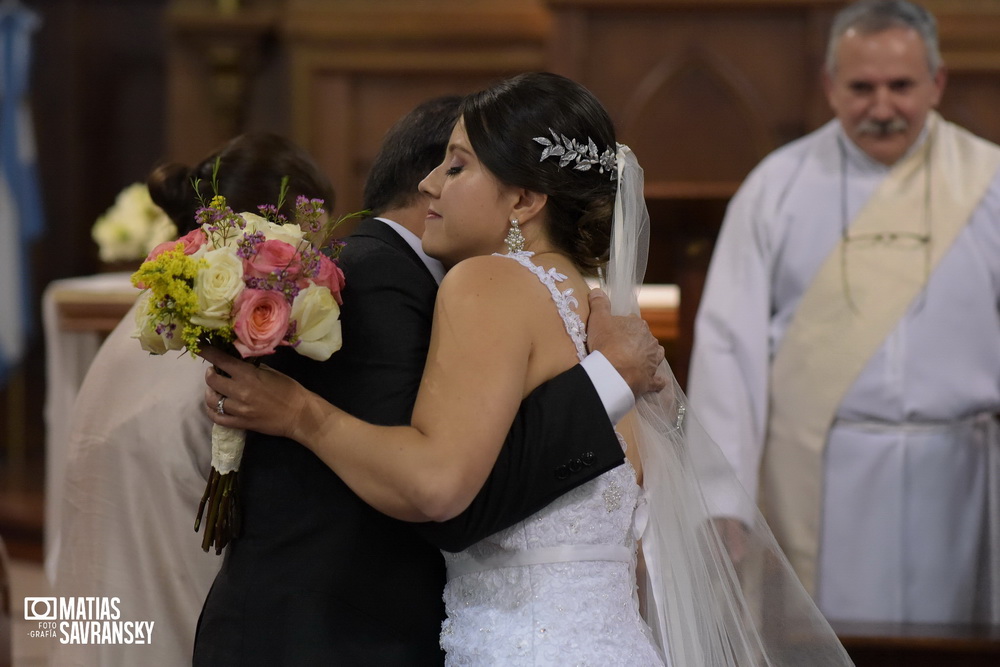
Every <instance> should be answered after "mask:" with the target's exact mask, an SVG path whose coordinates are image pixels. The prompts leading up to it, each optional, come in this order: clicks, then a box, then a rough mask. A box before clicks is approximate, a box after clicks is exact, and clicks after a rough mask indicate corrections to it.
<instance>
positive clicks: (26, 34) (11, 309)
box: [0, 2, 45, 386]
mask: <svg viewBox="0 0 1000 667" xmlns="http://www.w3.org/2000/svg"><path fill="white" fill-rule="evenodd" d="M39 24H40V20H39V18H38V16H37V14H35V13H34V12H32V11H31V10H29V9H28V8H26V7H24V6H23V5H22V4H21V3H20V2H3V3H0V386H3V385H5V384H6V382H7V377H8V375H9V373H10V371H11V370H12V369H13V368H14V367H16V366H17V364H18V363H19V362H20V361H21V358H22V357H23V355H24V352H25V347H26V340H27V339H28V337H29V336H30V335H31V334H32V332H33V321H34V308H33V305H32V299H31V293H32V292H31V265H30V257H31V248H32V244H33V243H34V242H35V241H36V240H37V239H38V238H39V236H41V233H42V230H43V228H44V224H45V223H44V218H43V215H42V200H41V194H40V192H39V186H38V173H37V168H36V151H35V136H34V130H33V128H32V123H31V115H30V110H29V107H28V98H27V93H28V72H29V70H30V64H31V37H32V34H33V33H34V32H35V30H37V29H38V26H39Z"/></svg>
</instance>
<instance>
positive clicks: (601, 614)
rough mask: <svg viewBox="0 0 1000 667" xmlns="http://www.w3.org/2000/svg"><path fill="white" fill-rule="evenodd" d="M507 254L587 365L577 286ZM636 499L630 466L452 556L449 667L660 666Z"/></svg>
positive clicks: (445, 629)
mask: <svg viewBox="0 0 1000 667" xmlns="http://www.w3.org/2000/svg"><path fill="white" fill-rule="evenodd" d="M507 256H508V257H511V258H512V259H514V260H516V261H518V262H520V263H521V264H522V265H524V266H525V267H526V268H528V269H529V270H531V271H532V272H533V273H535V275H536V276H538V278H539V280H541V282H542V283H543V284H545V285H546V286H547V287H548V288H549V291H550V292H551V293H552V298H553V300H554V301H555V303H556V306H557V307H558V309H559V313H560V315H561V316H562V318H563V322H564V323H565V325H566V331H567V332H568V333H569V335H570V336H571V338H572V339H573V342H574V343H575V345H576V348H577V354H578V355H579V356H580V358H581V359H582V358H583V357H584V356H585V355H586V347H585V345H584V342H585V339H586V333H585V328H584V325H583V322H582V321H581V320H580V316H579V315H578V314H577V313H576V312H575V311H574V310H573V307H574V306H576V305H577V303H576V299H575V298H574V297H573V295H572V292H573V290H572V289H569V290H566V291H565V292H560V291H559V289H558V288H557V286H556V283H558V282H561V281H562V280H565V276H563V275H561V274H559V273H557V272H556V271H555V270H554V269H552V270H549V271H544V270H543V269H542V268H541V267H539V266H536V265H535V264H533V263H532V261H531V259H530V258H531V253H528V252H521V253H516V254H512V255H507ZM623 444H624V443H623ZM580 464H581V465H585V462H583V461H581V462H580ZM640 497H641V489H640V487H639V486H638V484H637V483H636V477H635V471H634V470H633V468H632V466H631V465H630V464H629V463H628V462H627V461H626V463H625V464H624V465H622V466H619V467H617V468H615V469H613V470H611V471H609V472H607V473H605V474H603V475H601V476H600V477H598V478H596V479H594V480H592V481H590V482H588V483H586V484H584V485H582V486H580V487H578V488H576V489H575V490H573V491H571V492H569V493H567V494H566V495H564V496H562V497H561V498H559V499H558V500H556V501H555V502H553V503H552V504H551V505H549V506H548V507H546V508H544V509H543V510H541V511H540V512H538V513H537V514H535V515H533V516H531V517H529V518H527V519H525V520H524V521H522V522H520V523H518V524H515V525H514V526H512V527H510V528H508V529H506V530H503V531H500V532H499V533H496V534H494V535H492V536H490V537H488V538H486V539H485V540H482V541H481V542H478V543H477V544H475V545H473V546H472V547H470V548H469V549H467V550H465V551H462V552H460V553H455V554H452V553H447V552H446V553H445V554H444V556H445V560H446V562H447V564H448V583H447V585H446V586H445V589H444V601H445V606H446V609H447V612H448V618H447V619H446V620H445V622H444V625H443V626H442V632H441V646H442V648H443V649H444V650H445V651H446V652H447V657H446V664H447V665H455V666H458V665H503V666H504V667H518V666H521V665H560V666H563V665H593V666H598V665H600V666H602V667H604V666H608V665H629V666H635V667H646V666H655V665H663V664H664V661H663V659H662V658H661V657H660V654H659V652H658V650H657V649H656V648H655V647H654V645H653V643H652V640H651V639H650V635H649V629H648V627H647V626H646V624H645V623H644V622H643V620H642V618H641V616H640V615H639V605H638V601H637V597H636V580H635V562H636V557H635V554H636V540H635V537H634V534H633V517H634V515H635V512H636V507H637V505H638V504H639V502H640Z"/></svg>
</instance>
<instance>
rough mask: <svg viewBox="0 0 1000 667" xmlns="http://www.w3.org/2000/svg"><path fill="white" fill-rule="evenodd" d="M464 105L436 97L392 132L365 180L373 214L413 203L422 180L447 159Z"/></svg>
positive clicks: (447, 97) (448, 97)
mask: <svg viewBox="0 0 1000 667" xmlns="http://www.w3.org/2000/svg"><path fill="white" fill-rule="evenodd" d="M461 103H462V98H461V97H460V96H458V95H445V96H442V97H435V98H433V99H430V100H427V101H426V102H424V103H422V104H420V105H418V106H417V107H416V108H415V109H413V111H411V112H410V113H408V114H406V115H405V116H403V117H402V118H400V119H399V120H398V121H396V123H395V124H394V125H393V126H392V127H391V128H390V129H389V131H388V132H387V133H386V135H385V139H383V140H382V147H381V148H380V149H379V152H378V155H376V156H375V162H374V163H373V164H372V168H371V170H370V171H369V172H368V178H367V179H366V180H365V192H364V204H363V206H364V208H366V209H368V210H369V211H371V212H372V215H380V214H382V213H384V212H385V211H390V210H392V209H395V208H404V207H406V206H409V205H410V204H411V203H413V200H414V198H416V197H417V196H418V194H419V193H418V192H417V186H418V185H420V181H422V180H423V179H424V177H425V176H427V174H429V173H430V172H431V171H432V170H433V169H434V168H435V167H437V166H438V165H439V164H441V161H442V160H444V153H445V149H446V148H447V147H448V139H449V138H450V137H451V131H452V128H454V127H455V122H456V121H457V120H458V107H459V105H460V104H461Z"/></svg>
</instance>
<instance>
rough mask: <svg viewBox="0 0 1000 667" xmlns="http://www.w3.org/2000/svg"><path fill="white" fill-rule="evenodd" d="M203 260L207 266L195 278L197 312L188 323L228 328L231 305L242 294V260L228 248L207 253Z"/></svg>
mask: <svg viewBox="0 0 1000 667" xmlns="http://www.w3.org/2000/svg"><path fill="white" fill-rule="evenodd" d="M204 259H205V261H206V262H207V263H208V264H207V266H202V267H200V268H199V269H198V275H196V276H195V278H194V293H195V295H196V296H197V297H198V312H197V314H195V315H193V316H192V317H191V322H193V323H194V324H198V325H200V326H203V327H209V328H210V329H218V328H220V327H224V326H226V325H228V324H229V316H230V313H231V311H232V308H233V302H234V301H236V297H238V296H239V295H240V292H242V291H243V287H244V285H243V260H241V259H240V258H239V257H237V256H236V250H235V249H234V248H229V247H224V248H216V249H215V250H210V251H208V252H206V253H205V257H204Z"/></svg>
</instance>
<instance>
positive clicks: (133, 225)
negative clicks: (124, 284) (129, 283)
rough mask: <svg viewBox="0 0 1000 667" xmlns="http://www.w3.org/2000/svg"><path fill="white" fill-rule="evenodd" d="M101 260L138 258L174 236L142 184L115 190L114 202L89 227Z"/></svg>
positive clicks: (110, 261)
mask: <svg viewBox="0 0 1000 667" xmlns="http://www.w3.org/2000/svg"><path fill="white" fill-rule="evenodd" d="M90 236H91V238H93V239H94V241H95V242H96V243H97V246H98V248H99V250H100V258H101V261H102V262H108V263H112V262H131V261H136V260H138V261H141V260H143V259H145V258H146V256H147V255H148V254H149V252H150V251H151V250H152V249H153V248H155V247H156V246H158V245H159V244H161V243H163V242H164V241H169V240H171V239H174V238H176V237H177V227H176V226H175V225H174V223H173V222H172V221H171V220H170V218H169V217H168V216H167V214H166V213H164V212H163V209H161V208H160V207H159V206H157V205H156V204H154V203H153V200H152V198H150V196H149V188H147V187H146V184H145V183H133V184H132V185H129V186H128V187H126V188H125V189H124V190H122V191H121V192H119V193H118V196H117V197H116V198H115V203H114V204H113V205H112V206H111V208H109V209H108V210H107V211H105V212H104V215H102V216H101V217H100V218H98V219H97V222H95V223H94V226H93V227H92V228H91V230H90Z"/></svg>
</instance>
